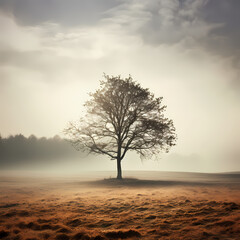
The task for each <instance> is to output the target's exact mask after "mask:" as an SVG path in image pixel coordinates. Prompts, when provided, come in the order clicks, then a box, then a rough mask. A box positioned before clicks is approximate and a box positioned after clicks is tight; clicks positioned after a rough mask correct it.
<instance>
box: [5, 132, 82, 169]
mask: <svg viewBox="0 0 240 240" xmlns="http://www.w3.org/2000/svg"><path fill="white" fill-rule="evenodd" d="M79 156H80V153H79V152H77V151H76V150H75V149H74V148H73V147H72V146H71V145H70V144H69V143H68V142H67V141H66V140H65V139H62V138H60V137H59V136H55V137H53V138H45V137H42V138H37V137H35V136H34V135H31V136H30V137H28V138H26V137H24V136H23V135H22V134H19V135H15V136H9V137H8V138H2V137H1V136H0V166H10V165H16V164H18V163H19V164H22V163H34V162H36V163H39V162H40V163H41V162H48V161H51V160H53V159H55V160H56V159H59V160H61V159H67V158H76V157H79Z"/></svg>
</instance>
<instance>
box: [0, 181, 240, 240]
mask: <svg viewBox="0 0 240 240" xmlns="http://www.w3.org/2000/svg"><path fill="white" fill-rule="evenodd" d="M1 180H2V181H1V184H0V192H1V198H0V239H15V240H18V239H19V240H20V239H28V240H30V239H32V240H33V239H57V240H68V239H71V240H75V239H95V240H101V239H186V240H187V239H239V236H240V187H239V185H237V184H230V183H229V184H228V185H220V184H198V183H184V182H164V181H154V182H153V181H152V182H151V181H140V180H136V179H135V180H134V179H131V180H125V182H117V181H115V180H111V179H110V180H104V181H96V182H90V183H79V182H74V181H65V182H64V181H52V180H49V181H47V180H41V181H37V180H36V179H35V180H34V179H33V180H29V179H25V180H24V179H16V178H15V179H14V178H7V179H6V178H2V179H1Z"/></svg>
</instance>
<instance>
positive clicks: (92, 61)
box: [0, 0, 240, 172]
mask: <svg viewBox="0 0 240 240" xmlns="http://www.w3.org/2000/svg"><path fill="white" fill-rule="evenodd" d="M239 10H240V2H239V1H236V0H235V1H234V0H212V1H210V0H209V1H208V0H196V1H193V0H153V1H134V0H130V1H124V0H115V1H110V0H103V1H97V0H84V1H75V0H69V1H64V0H52V1H46V0H42V1H36V0H33V1H28V0H0V30H1V38H0V109H1V118H0V134H1V135H2V136H3V137H7V136H8V135H10V134H13V135H15V134H19V133H22V134H24V135H25V136H29V135H31V134H35V135H36V136H38V137H42V136H46V137H52V136H54V135H56V134H59V135H61V136H63V135H62V131H63V129H64V128H65V127H66V125H67V123H68V122H69V121H72V120H77V119H78V118H79V117H80V116H82V113H83V111H84V108H83V104H84V102H85V101H86V100H87V99H88V93H89V92H92V91H94V90H95V89H96V88H98V85H99V80H101V79H102V76H103V73H106V74H108V75H119V74H120V75H121V76H123V77H127V76H128V75H129V74H131V76H132V77H133V79H134V80H136V81H138V82H140V83H141V85H142V86H143V87H147V88H149V89H150V90H151V91H152V92H154V93H155V95H156V96H163V102H164V104H165V105H167V111H166V116H167V117H169V118H171V119H173V121H174V124H175V126H176V129H177V135H178V141H177V146H176V147H174V148H173V149H172V150H171V151H170V152H169V153H168V154H163V155H161V156H159V158H160V159H159V160H158V161H157V162H155V161H144V162H143V163H141V160H140V159H138V157H137V156H136V155H134V154H129V155H127V158H126V160H124V163H123V169H127V170H167V171H196V172H225V171H240V150H239V149H240V146H239V142H240V128H239V122H240V82H239V76H240V74H239V73H240V71H239V69H240V68H239V67H240V65H239V64H240V61H239V60H240V45H239V44H240V31H239V24H240V15H239ZM101 158H102V157H101ZM74 164H75V163H74ZM104 164H105V165H104ZM73 168H74V165H73ZM89 168H90V167H89ZM99 168H100V169H102V170H115V162H114V163H112V162H111V163H110V161H109V162H108V161H107V159H106V160H104V161H103V162H101V161H98V164H97V165H95V169H99Z"/></svg>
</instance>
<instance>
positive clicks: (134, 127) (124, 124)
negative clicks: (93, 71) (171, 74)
mask: <svg viewBox="0 0 240 240" xmlns="http://www.w3.org/2000/svg"><path fill="white" fill-rule="evenodd" d="M104 77H105V79H104V80H102V81H100V88H99V89H98V90H96V91H95V92H94V93H90V100H89V101H87V102H86V104H85V107H86V110H87V112H86V115H85V116H84V117H83V118H81V119H80V120H79V121H78V122H76V123H73V122H71V123H70V125H69V127H68V128H67V129H65V133H66V134H67V135H68V137H69V141H70V142H71V143H72V145H73V146H74V147H75V148H76V149H83V150H87V151H89V152H90V153H96V154H105V155H107V156H109V157H110V158H111V159H116V160H117V166H118V178H120V179H121V178H122V173H121V161H122V159H123V158H124V157H125V155H126V153H127V152H128V151H135V152H137V153H138V154H140V156H142V157H151V156H153V155H154V154H157V153H160V152H161V151H168V150H169V148H170V147H171V146H173V145H175V141H176V134H175V128H174V125H173V121H172V120H169V119H168V118H166V117H165V116H164V111H165V109H166V106H164V105H162V97H158V98H155V97H154V94H153V93H151V92H150V91H149V89H148V88H143V87H141V86H140V84H139V83H137V82H135V81H133V79H132V77H131V76H129V77H128V78H125V79H122V78H121V77H120V76H116V77H114V76H111V77H110V76H108V75H104Z"/></svg>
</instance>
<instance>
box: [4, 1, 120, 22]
mask: <svg viewBox="0 0 240 240" xmlns="http://www.w3.org/2000/svg"><path fill="white" fill-rule="evenodd" d="M118 4H119V1H112V0H101V1H98V0H81V1H79V0H68V1H65V0H0V8H1V9H3V11H5V12H9V13H12V14H13V15H14V17H15V18H16V21H17V22H18V23H20V24H23V25H31V26H32V25H38V24H41V23H43V22H56V23H59V24H61V25H63V26H78V25H91V24H96V22H97V21H98V20H99V19H101V18H102V14H103V13H104V12H105V11H106V10H108V9H110V8H112V7H114V6H116V5H118Z"/></svg>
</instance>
